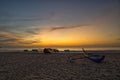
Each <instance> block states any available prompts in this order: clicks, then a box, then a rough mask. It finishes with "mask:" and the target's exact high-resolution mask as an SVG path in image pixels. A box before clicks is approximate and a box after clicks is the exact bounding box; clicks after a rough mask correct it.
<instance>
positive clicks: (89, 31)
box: [0, 0, 120, 47]
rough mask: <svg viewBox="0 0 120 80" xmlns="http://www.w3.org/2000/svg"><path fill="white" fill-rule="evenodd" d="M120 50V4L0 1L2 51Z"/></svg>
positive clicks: (113, 0)
mask: <svg viewBox="0 0 120 80" xmlns="http://www.w3.org/2000/svg"><path fill="white" fill-rule="evenodd" d="M48 46H49V47H51V46H52V47H53V46H55V47H83V46H84V47H120V0H0V47H48Z"/></svg>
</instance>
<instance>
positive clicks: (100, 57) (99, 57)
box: [82, 48, 105, 63]
mask: <svg viewBox="0 0 120 80" xmlns="http://www.w3.org/2000/svg"><path fill="white" fill-rule="evenodd" d="M82 50H83V52H84V56H85V57H86V58H88V59H90V60H92V61H94V62H96V63H100V62H101V61H103V60H104V58H105V56H104V55H88V54H87V53H86V51H85V50H84V48H82Z"/></svg>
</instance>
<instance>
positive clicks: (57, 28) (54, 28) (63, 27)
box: [50, 25, 88, 31]
mask: <svg viewBox="0 0 120 80" xmlns="http://www.w3.org/2000/svg"><path fill="white" fill-rule="evenodd" d="M83 26H88V25H73V26H62V27H51V28H50V31H55V30H61V29H71V28H79V27H83Z"/></svg>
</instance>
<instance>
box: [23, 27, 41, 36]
mask: <svg viewBox="0 0 120 80" xmlns="http://www.w3.org/2000/svg"><path fill="white" fill-rule="evenodd" d="M25 32H26V33H29V34H32V35H36V34H38V33H40V29H39V28H28V29H27V30H25Z"/></svg>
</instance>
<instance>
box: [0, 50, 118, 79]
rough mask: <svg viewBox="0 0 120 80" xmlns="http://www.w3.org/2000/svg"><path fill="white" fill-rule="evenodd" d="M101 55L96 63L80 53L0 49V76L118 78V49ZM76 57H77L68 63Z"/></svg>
mask: <svg viewBox="0 0 120 80" xmlns="http://www.w3.org/2000/svg"><path fill="white" fill-rule="evenodd" d="M95 54H97V53H95ZM98 54H100V53H98ZM100 55H105V56H106V58H105V60H104V61H103V62H101V63H95V62H92V61H91V60H88V59H86V58H84V57H83V56H82V54H81V53H76V54H74V53H55V54H42V53H29V52H27V53H25V52H4V53H0V80H120V53H102V54H100ZM76 57H80V59H77V60H75V61H74V62H73V63H70V58H76Z"/></svg>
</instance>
